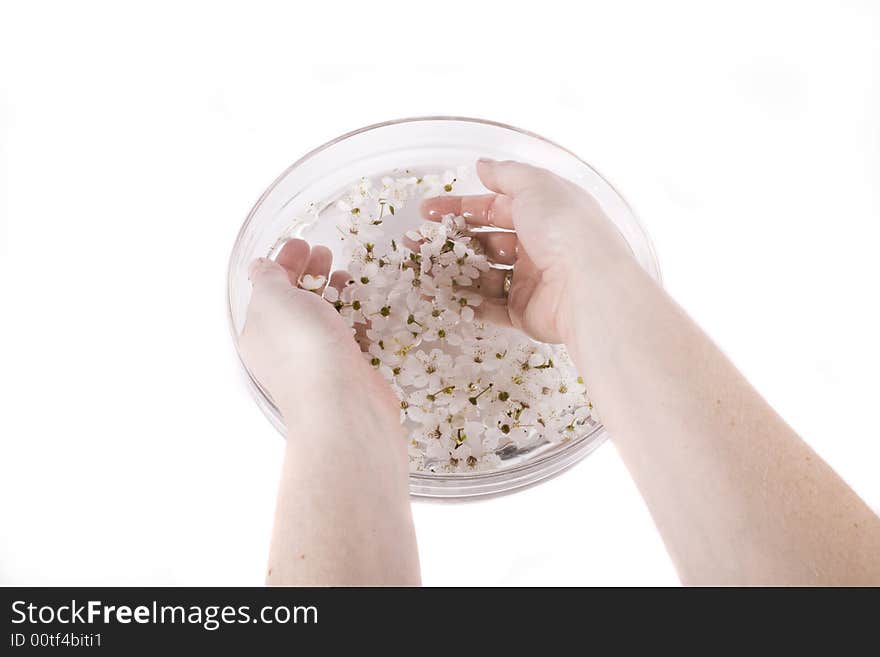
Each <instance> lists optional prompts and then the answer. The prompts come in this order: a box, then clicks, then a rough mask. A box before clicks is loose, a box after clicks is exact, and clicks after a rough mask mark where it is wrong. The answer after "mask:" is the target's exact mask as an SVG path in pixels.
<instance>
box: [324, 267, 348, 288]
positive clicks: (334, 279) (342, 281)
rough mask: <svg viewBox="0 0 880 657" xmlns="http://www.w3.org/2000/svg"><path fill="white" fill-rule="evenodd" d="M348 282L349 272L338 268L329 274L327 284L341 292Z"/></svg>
mask: <svg viewBox="0 0 880 657" xmlns="http://www.w3.org/2000/svg"><path fill="white" fill-rule="evenodd" d="M350 282H351V274H349V273H348V272H347V271H342V270H339V271H335V272H333V274H332V275H331V276H330V283H329V285H330V287H332V288H336V291H337V292H339V293H342V291H343V290H344V289H345V286H346V285H348V284H349V283H350Z"/></svg>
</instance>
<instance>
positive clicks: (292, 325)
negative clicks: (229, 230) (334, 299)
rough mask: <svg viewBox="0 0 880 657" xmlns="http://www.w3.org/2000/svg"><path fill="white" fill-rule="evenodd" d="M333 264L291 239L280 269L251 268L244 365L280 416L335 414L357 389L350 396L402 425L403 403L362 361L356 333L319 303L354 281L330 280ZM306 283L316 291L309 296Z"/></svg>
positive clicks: (320, 251)
mask: <svg viewBox="0 0 880 657" xmlns="http://www.w3.org/2000/svg"><path fill="white" fill-rule="evenodd" d="M331 261H332V255H331V253H330V250H329V249H327V248H326V247H324V246H315V247H310V246H309V244H308V243H307V242H305V241H304V240H299V239H293V240H289V241H288V242H287V243H286V244H285V245H284V247H283V248H282V249H281V251H280V252H279V254H278V257H277V259H276V260H275V261H273V260H269V259H268V258H260V259H259V260H256V261H254V262H253V263H252V265H251V269H250V278H251V282H252V284H253V293H252V295H251V301H250V304H249V305H248V310H247V316H246V318H245V325H244V330H243V331H242V334H241V336H240V338H239V351H240V353H241V356H242V360H243V361H244V364H245V366H246V367H247V368H248V370H249V371H250V372H251V374H253V376H254V377H255V378H256V379H257V381H259V383H260V385H261V386H262V387H263V388H264V390H266V392H268V393H269V395H270V396H271V397H272V399H273V401H274V402H275V404H276V406H277V407H278V408H279V409H280V410H281V412H282V414H285V413H288V414H289V413H291V412H299V411H300V410H301V409H308V410H310V411H313V410H315V409H316V408H317V409H320V408H325V407H326V411H327V412H328V413H332V412H333V408H334V407H335V406H336V405H338V403H339V399H340V398H342V397H343V396H344V395H345V394H347V392H348V391H349V389H350V388H351V386H352V382H357V386H358V389H357V391H353V392H352V394H357V395H364V396H365V397H366V398H368V399H370V400H374V401H375V402H376V406H377V407H378V409H380V412H381V413H382V414H385V413H386V412H387V414H388V415H389V417H393V419H394V423H397V415H398V408H397V400H396V399H395V398H394V395H393V393H392V391H391V389H390V387H389V386H388V385H387V383H386V382H385V381H384V380H383V379H382V377H381V376H380V375H379V374H378V373H377V372H376V370H375V369H374V368H372V367H370V366H369V364H368V363H367V362H366V361H365V360H364V358H363V356H362V355H361V353H360V349H359V348H358V345H357V343H356V342H355V340H354V339H353V337H352V331H351V329H350V328H349V327H348V326H347V325H346V324H345V322H344V321H342V319H341V318H340V317H339V313H338V312H337V311H336V310H335V309H334V308H333V306H332V305H331V304H330V303H328V302H327V301H326V300H324V299H323V298H322V296H321V295H322V293H323V291H324V288H325V284H326V285H330V286H331V287H334V288H336V289H337V290H339V291H341V290H342V289H343V288H344V287H345V285H346V284H347V282H348V280H349V278H350V276H349V274H348V272H345V271H336V272H333V274H332V276H331V275H330V265H331ZM308 277H311V278H308ZM317 277H322V278H323V279H324V281H323V283H322V282H321V280H320V278H318V279H317V280H314V279H316V278H317ZM328 279H329V281H328ZM304 281H306V282H307V284H308V285H307V286H308V287H314V289H312V290H306V289H303V287H302V284H303V282H304ZM316 285H317V287H316ZM334 393H336V394H335V395H334ZM285 419H286V418H285Z"/></svg>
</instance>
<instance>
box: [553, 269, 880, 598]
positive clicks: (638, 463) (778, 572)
mask: <svg viewBox="0 0 880 657" xmlns="http://www.w3.org/2000/svg"><path fill="white" fill-rule="evenodd" d="M574 306H575V308H577V309H579V310H573V311H572V324H571V331H570V333H569V334H568V335H566V343H567V344H568V345H569V347H570V349H571V351H572V353H573V355H574V358H575V361H576V362H577V363H578V365H579V366H580V367H581V368H582V370H583V371H585V372H588V373H589V376H590V380H591V381H593V382H594V383H593V386H592V390H593V397H594V399H595V402H596V405H597V408H599V409H601V412H602V417H603V420H604V422H605V423H606V425H607V427H608V430H609V432H610V433H611V435H612V436H613V439H614V443H615V445H616V446H617V448H618V450H619V452H620V454H621V456H622V457H623V459H624V461H625V463H626V465H627V468H628V469H629V471H630V473H631V474H632V476H633V478H634V479H635V482H636V484H637V485H638V487H639V490H640V491H641V493H642V496H643V497H644V498H645V501H646V502H647V504H648V507H649V508H650V510H651V514H652V515H653V517H654V521H655V522H656V523H657V527H658V528H659V530H660V533H661V535H662V536H663V540H664V541H665V543H666V546H667V549H668V550H669V553H670V555H671V556H672V559H673V561H674V562H675V565H676V567H677V569H678V572H679V574H680V576H681V578H682V581H683V582H685V583H689V584H872V583H873V584H878V583H880V521H878V518H877V516H876V515H875V514H874V513H873V512H872V511H871V510H870V509H869V508H868V507H867V505H866V504H865V503H864V502H863V501H862V500H861V499H859V497H858V496H857V495H856V494H855V493H854V492H853V491H852V490H851V489H850V488H849V487H848V486H847V485H846V484H845V483H844V482H843V481H842V480H841V479H840V477H838V476H837V475H836V474H835V473H834V471H833V470H832V469H831V468H830V467H829V466H828V465H827V464H826V463H825V462H824V461H822V459H820V458H819V457H818V456H817V455H816V454H815V453H814V452H813V451H812V450H811V449H810V448H809V447H808V446H807V445H806V444H805V443H804V442H803V441H802V440H801V439H800V438H799V437H798V436H797V435H796V434H795V433H794V431H792V430H791V428H790V427H789V426H788V425H787V424H786V423H785V422H784V421H783V420H782V418H780V417H779V416H778V415H777V414H776V413H775V412H774V411H773V409H772V408H770V406H769V405H768V404H767V403H766V402H765V401H764V400H763V399H762V398H761V396H760V395H759V394H758V393H757V392H756V391H755V390H754V388H752V387H751V385H749V383H748V382H747V381H746V380H745V379H744V378H743V376H742V375H741V374H740V373H739V372H738V371H737V370H736V368H735V367H734V366H733V365H732V364H731V363H730V361H728V360H727V358H725V357H724V355H723V354H722V353H721V352H720V351H719V350H718V349H717V348H716V347H715V345H713V344H712V343H711V341H710V340H709V339H708V338H707V337H706V336H705V335H704V334H703V332H702V331H701V330H700V329H699V327H698V326H696V324H694V323H693V322H692V321H691V319H690V318H689V317H688V316H687V315H686V314H685V313H684V312H683V311H682V310H681V308H679V307H678V306H677V305H676V304H675V303H674V302H673V301H672V300H671V299H670V298H669V297H668V296H667V295H666V294H665V293H664V292H663V291H662V290H661V289H659V288H658V287H657V286H656V285H655V284H654V282H653V281H652V280H650V279H649V277H648V276H647V275H646V274H645V273H644V272H643V271H642V270H641V269H640V268H639V267H638V266H636V265H634V263H630V262H621V263H620V265H619V266H618V267H617V268H616V269H615V270H614V271H613V272H609V275H608V276H607V278H606V280H605V282H604V284H603V285H599V286H589V287H586V288H581V290H580V291H579V292H578V294H577V295H576V298H575V303H574ZM594 309H607V312H603V311H602V310H599V311H598V312H597V311H595V310H594Z"/></svg>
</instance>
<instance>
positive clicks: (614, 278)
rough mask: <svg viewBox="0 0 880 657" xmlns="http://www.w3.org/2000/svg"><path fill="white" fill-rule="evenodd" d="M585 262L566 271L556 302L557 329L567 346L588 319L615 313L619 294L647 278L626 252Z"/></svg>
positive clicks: (582, 331)
mask: <svg viewBox="0 0 880 657" xmlns="http://www.w3.org/2000/svg"><path fill="white" fill-rule="evenodd" d="M587 264H588V266H581V267H579V268H576V269H573V270H572V271H570V272H569V274H568V276H567V279H566V280H567V283H566V285H565V294H564V295H563V298H562V300H561V303H560V311H561V312H560V320H559V324H558V330H559V334H560V337H561V339H562V342H563V343H564V344H565V345H566V346H568V347H569V348H570V347H572V346H573V343H574V342H576V341H578V340H579V339H581V338H582V337H583V334H584V331H585V330H586V325H587V324H588V323H589V321H590V320H591V318H594V317H595V316H596V315H597V314H603V313H609V312H615V304H616V303H617V302H619V300H620V298H621V296H625V295H628V294H631V293H632V291H633V288H634V287H635V286H636V285H638V281H639V280H640V279H641V278H642V277H645V278H646V277H647V274H645V272H644V271H643V270H642V268H641V265H639V263H638V262H636V260H635V259H634V258H633V257H632V255H630V254H626V255H621V256H609V257H594V258H589V259H588V263H587Z"/></svg>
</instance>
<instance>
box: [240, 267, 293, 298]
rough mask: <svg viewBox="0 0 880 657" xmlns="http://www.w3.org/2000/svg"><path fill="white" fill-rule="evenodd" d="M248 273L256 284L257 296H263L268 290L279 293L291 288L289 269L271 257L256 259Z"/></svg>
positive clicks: (255, 292)
mask: <svg viewBox="0 0 880 657" xmlns="http://www.w3.org/2000/svg"><path fill="white" fill-rule="evenodd" d="M248 274H249V277H250V279H251V284H252V285H253V286H254V291H253V295H254V296H255V297H256V296H263V295H264V294H266V293H267V292H268V293H277V292H281V291H284V290H287V289H289V288H290V279H289V278H288V273H287V270H286V269H284V267H282V266H281V265H279V264H278V263H277V262H275V261H273V260H270V259H269V258H258V259H257V260H254V261H253V262H252V263H251V265H250V268H249V270H248Z"/></svg>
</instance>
